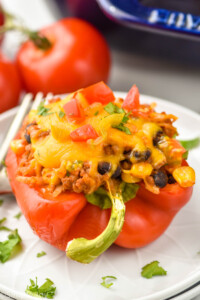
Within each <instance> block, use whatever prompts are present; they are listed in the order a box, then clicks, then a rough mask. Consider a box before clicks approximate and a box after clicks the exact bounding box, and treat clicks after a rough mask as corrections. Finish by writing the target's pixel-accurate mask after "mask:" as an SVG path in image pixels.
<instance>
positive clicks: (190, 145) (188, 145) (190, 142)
mask: <svg viewBox="0 0 200 300" xmlns="http://www.w3.org/2000/svg"><path fill="white" fill-rule="evenodd" d="M179 142H180V143H181V145H182V146H183V147H184V148H185V150H187V151H188V150H191V149H193V148H196V147H198V146H199V143H200V138H195V139H192V140H187V141H179Z"/></svg>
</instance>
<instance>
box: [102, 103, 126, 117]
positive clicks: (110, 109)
mask: <svg viewBox="0 0 200 300" xmlns="http://www.w3.org/2000/svg"><path fill="white" fill-rule="evenodd" d="M104 110H105V111H107V113H109V114H110V115H111V114H124V113H125V110H124V109H123V108H121V107H118V106H117V105H115V104H113V103H112V102H109V103H108V104H107V105H106V106H105V107H104Z"/></svg>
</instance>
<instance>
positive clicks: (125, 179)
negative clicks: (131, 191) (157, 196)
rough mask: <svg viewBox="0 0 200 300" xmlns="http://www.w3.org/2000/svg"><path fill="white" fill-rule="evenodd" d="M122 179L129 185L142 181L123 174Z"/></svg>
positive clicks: (128, 174)
mask: <svg viewBox="0 0 200 300" xmlns="http://www.w3.org/2000/svg"><path fill="white" fill-rule="evenodd" d="M121 177H122V180H123V181H124V182H128V183H136V182H140V181H141V179H139V178H136V177H134V176H132V175H131V174H130V173H125V172H122V175H121Z"/></svg>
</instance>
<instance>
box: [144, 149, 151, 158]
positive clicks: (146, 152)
mask: <svg viewBox="0 0 200 300" xmlns="http://www.w3.org/2000/svg"><path fill="white" fill-rule="evenodd" d="M150 156H151V150H149V149H147V150H146V151H145V152H144V159H145V160H147V159H149V157H150Z"/></svg>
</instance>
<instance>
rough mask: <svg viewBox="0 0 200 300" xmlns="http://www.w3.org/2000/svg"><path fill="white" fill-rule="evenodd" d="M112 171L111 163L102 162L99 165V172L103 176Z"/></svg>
mask: <svg viewBox="0 0 200 300" xmlns="http://www.w3.org/2000/svg"><path fill="white" fill-rule="evenodd" d="M110 169H111V163H109V162H106V161H100V162H99V163H98V172H99V174H101V175H104V174H106V173H107V172H109V171H110Z"/></svg>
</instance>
